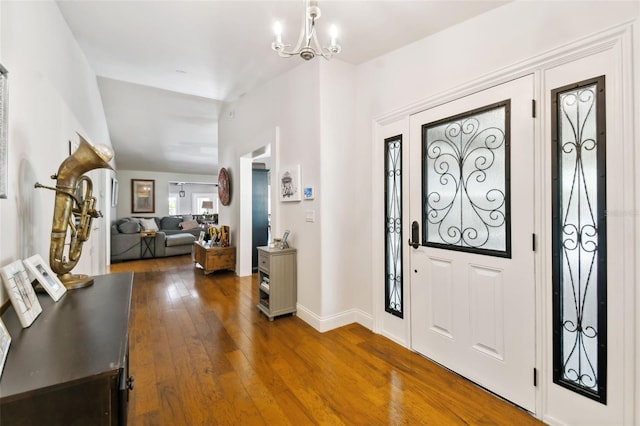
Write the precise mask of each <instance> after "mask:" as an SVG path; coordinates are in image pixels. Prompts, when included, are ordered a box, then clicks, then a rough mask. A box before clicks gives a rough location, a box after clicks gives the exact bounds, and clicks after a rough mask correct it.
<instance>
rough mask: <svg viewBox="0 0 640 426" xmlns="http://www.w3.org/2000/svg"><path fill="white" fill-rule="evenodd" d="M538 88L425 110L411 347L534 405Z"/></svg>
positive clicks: (415, 149)
mask: <svg viewBox="0 0 640 426" xmlns="http://www.w3.org/2000/svg"><path fill="white" fill-rule="evenodd" d="M533 91H534V79H533V76H532V75H529V76H525V77H521V78H519V79H517V80H513V81H510V82H507V83H504V84H501V85H499V86H496V87H493V88H490V89H487V90H484V91H481V92H478V93H475V94H472V95H469V96H466V97H464V98H461V99H458V100H455V101H452V102H449V103H446V104H443V105H440V106H437V107H434V108H432V109H429V110H427V111H424V112H421V113H418V114H415V115H413V116H411V119H410V148H409V149H410V167H409V169H410V170H409V173H410V179H409V182H410V183H409V191H410V192H409V193H410V201H409V204H410V220H411V221H412V222H413V221H415V222H417V223H416V225H417V226H418V229H416V230H415V231H417V232H416V233H417V235H419V236H418V238H412V239H413V240H414V242H415V240H416V239H417V240H418V241H417V242H418V243H419V244H417V245H414V248H409V252H410V262H411V263H410V264H411V276H410V280H411V284H410V285H411V301H410V303H411V344H412V348H413V349H414V350H416V351H417V352H419V353H421V354H423V355H425V356H427V357H429V358H431V359H433V360H434V361H436V362H438V363H440V364H442V365H444V366H446V367H447V368H450V369H452V370H454V371H456V372H457V373H459V374H461V375H463V376H465V377H467V378H469V379H470V380H472V381H474V382H476V383H478V384H479V385H481V386H483V387H485V388H487V389H489V390H491V391H492V392H495V393H497V394H499V395H500V396H502V397H504V398H506V399H508V400H510V401H512V402H513V403H515V404H517V405H519V406H522V407H524V408H526V409H527V410H530V411H535V387H534V382H533V380H534V379H533V377H534V366H535V289H534V252H533V248H532V238H533V226H534V219H533V213H534V208H533V207H534V206H533V199H534V191H533V190H534V182H533V176H534V174H533V152H534V150H533V144H534V119H533V118H532V112H531V111H532V107H531V105H532V99H533ZM412 230H413V228H412Z"/></svg>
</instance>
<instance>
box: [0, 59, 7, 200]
mask: <svg viewBox="0 0 640 426" xmlns="http://www.w3.org/2000/svg"><path fill="white" fill-rule="evenodd" d="M8 78H9V72H8V71H7V69H6V68H5V67H3V66H2V64H0V198H7V185H8V179H9V178H8V176H9V175H8V167H9V160H8V158H9V157H8V152H7V150H8V143H9V142H8V141H9V115H8V114H9V80H8Z"/></svg>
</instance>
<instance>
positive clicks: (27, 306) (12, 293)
mask: <svg viewBox="0 0 640 426" xmlns="http://www.w3.org/2000/svg"><path fill="white" fill-rule="evenodd" d="M0 275H1V276H2V281H3V282H4V286H5V288H6V289H7V293H9V299H10V300H11V304H12V305H13V309H14V310H15V311H16V314H17V315H18V319H19V320H20V324H22V328H27V327H29V326H30V325H31V324H33V322H34V321H35V320H36V318H37V317H38V315H40V312H42V306H40V302H39V301H38V297H37V296H36V292H35V290H34V289H33V287H32V286H31V282H30V281H29V276H28V275H27V271H26V270H25V269H24V264H23V263H22V261H21V260H16V261H15V262H12V263H10V264H8V265H7V266H5V267H4V268H2V269H0Z"/></svg>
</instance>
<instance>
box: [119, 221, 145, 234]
mask: <svg viewBox="0 0 640 426" xmlns="http://www.w3.org/2000/svg"><path fill="white" fill-rule="evenodd" d="M118 230H119V231H120V232H122V233H123V234H137V233H139V232H140V224H139V223H138V222H129V221H127V222H122V223H120V224H119V225H118Z"/></svg>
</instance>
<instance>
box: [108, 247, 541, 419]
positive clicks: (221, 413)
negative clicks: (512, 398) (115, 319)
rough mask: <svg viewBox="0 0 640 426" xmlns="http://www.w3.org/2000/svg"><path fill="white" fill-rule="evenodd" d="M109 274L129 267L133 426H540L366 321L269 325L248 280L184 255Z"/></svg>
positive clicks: (295, 321)
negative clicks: (208, 269) (322, 326)
mask: <svg viewBox="0 0 640 426" xmlns="http://www.w3.org/2000/svg"><path fill="white" fill-rule="evenodd" d="M110 271H111V272H122V271H135V277H134V286H133V298H132V308H131V324H130V336H129V340H130V370H131V374H132V375H133V376H134V377H135V388H134V390H133V391H132V392H131V399H130V405H129V424H130V425H134V426H138V425H154V426H157V425H172V426H173V425H216V424H223V425H262V424H265V425H267V424H268V425H286V424H291V425H312V424H323V425H324V424H330V425H341V424H345V425H387V424H392V425H398V424H410V425H418V424H430V425H458V424H459V425H466V424H471V425H528V424H531V425H533V424H541V423H540V422H538V421H537V420H536V419H534V418H533V417H532V416H530V415H529V414H528V413H526V412H524V411H522V410H520V409H519V408H517V407H514V406H512V405H510V404H509V403H507V402H504V401H503V400H501V399H499V398H497V397H495V396H493V395H491V394H489V393H488V392H486V391H484V390H482V389H481V388H478V387H477V386H475V385H474V384H472V383H470V382H468V381H467V380H465V379H463V378H461V377H459V376H457V375H455V374H452V373H450V372H448V371H447V370H445V369H443V368H441V367H439V366H437V365H435V364H434V363H432V362H430V361H429V360H427V359H425V358H423V357H421V356H420V355H418V354H416V353H414V352H412V351H410V350H407V349H405V348H403V347H401V346H399V345H397V344H395V343H393V342H392V341H390V340H388V339H386V338H384V337H382V336H380V335H376V334H374V333H372V332H370V331H369V330H367V329H366V328H364V327H362V326H361V325H358V324H352V325H348V326H345V327H342V328H339V329H336V330H332V331H329V332H326V333H319V332H317V331H316V330H314V329H313V328H312V327H310V326H309V325H307V324H306V323H305V322H304V321H302V320H300V319H299V318H297V317H295V316H289V317H283V318H278V319H276V320H275V321H273V322H270V321H268V320H267V318H266V317H265V316H263V315H262V314H260V313H259V312H258V309H257V308H256V304H257V284H258V283H257V279H256V277H255V276H254V277H246V278H238V277H237V276H235V274H234V273H233V272H225V271H220V272H216V273H213V274H211V275H208V276H204V275H203V274H202V271H201V270H197V269H195V268H194V267H193V264H192V263H191V257H190V256H178V257H172V258H164V259H148V260H144V261H132V262H122V263H116V264H114V265H112V266H111V267H110Z"/></svg>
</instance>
